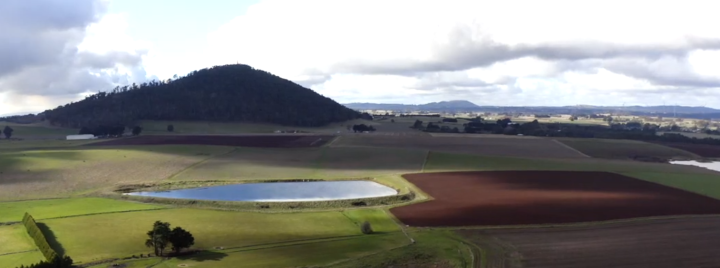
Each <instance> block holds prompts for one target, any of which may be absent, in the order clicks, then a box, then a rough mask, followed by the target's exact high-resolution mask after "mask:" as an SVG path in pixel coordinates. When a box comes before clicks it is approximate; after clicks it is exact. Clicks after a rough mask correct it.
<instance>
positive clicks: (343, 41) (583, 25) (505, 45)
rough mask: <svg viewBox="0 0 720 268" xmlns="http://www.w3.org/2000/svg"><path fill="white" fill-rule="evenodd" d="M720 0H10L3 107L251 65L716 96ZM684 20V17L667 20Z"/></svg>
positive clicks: (346, 94)
mask: <svg viewBox="0 0 720 268" xmlns="http://www.w3.org/2000/svg"><path fill="white" fill-rule="evenodd" d="M715 6H716V4H715V2H714V1H710V0H688V1H682V2H681V1H653V4H652V5H648V4H647V3H646V2H644V1H631V2H628V1H621V0H606V1H572V0H547V1H534V0H507V1H480V0H445V1H418V0H393V1H383V0H257V1H229V0H212V1H211V0H208V1H187V0H186V1H169V0H151V1H139V0H73V1H71V2H67V1H57V0H33V1H0V38H1V39H2V40H3V41H6V42H3V43H0V58H2V59H3V61H0V115H3V114H14V113H23V112H38V111H43V110H45V109H49V108H54V107H56V106H58V105H62V104H65V103H67V102H70V101H76V100H79V99H82V98H83V97H84V96H87V95H88V94H92V93H94V92H98V91H104V90H109V89H112V88H113V87H115V86H118V85H125V84H130V83H140V82H144V81H147V80H151V79H167V78H170V77H172V76H173V75H174V74H178V75H184V74H187V73H189V72H191V71H193V70H197V69H202V68H207V67H212V66H214V65H223V64H234V63H243V64H248V65H251V66H253V67H255V68H258V69H262V70H266V71H268V72H271V73H273V74H276V75H278V76H281V77H283V78H286V79H289V80H291V81H294V82H296V83H298V84H300V85H302V86H305V87H308V88H310V89H313V90H315V91H316V92H318V93H320V94H322V95H324V96H327V97H330V98H333V99H335V100H336V101H338V102H341V103H347V102H378V103H408V104H418V103H427V102H434V101H443V100H468V101H471V102H474V103H477V104H480V105H504V106H561V105H576V104H589V105H622V104H625V105H663V104H668V105H669V104H678V105H687V106H708V107H714V108H720V72H718V71H717V70H720V32H719V31H717V26H716V25H720V17H718V16H717V14H716V12H715V10H716V8H715ZM668 18H673V19H668Z"/></svg>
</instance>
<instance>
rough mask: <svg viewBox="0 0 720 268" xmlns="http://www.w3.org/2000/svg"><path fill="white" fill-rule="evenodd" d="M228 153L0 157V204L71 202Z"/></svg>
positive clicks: (141, 150)
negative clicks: (72, 198) (54, 199)
mask: <svg viewBox="0 0 720 268" xmlns="http://www.w3.org/2000/svg"><path fill="white" fill-rule="evenodd" d="M231 149H232V148H230V147H220V146H146V147H132V146H127V147H121V148H106V147H73V148H68V149H54V150H13V151H0V185H2V187H0V201H2V200H21V199H38V198H51V197H69V196H73V195H80V194H85V193H88V192H92V191H95V190H98V189H101V188H104V187H112V186H114V185H117V184H120V183H137V182H154V181H159V180H164V179H167V178H169V177H170V176H172V175H174V174H176V173H178V172H180V171H182V170H184V169H186V168H188V167H190V166H192V165H193V164H196V163H198V162H200V161H202V160H205V159H207V158H209V157H212V156H214V155H218V154H223V153H226V152H228V151H230V150H231Z"/></svg>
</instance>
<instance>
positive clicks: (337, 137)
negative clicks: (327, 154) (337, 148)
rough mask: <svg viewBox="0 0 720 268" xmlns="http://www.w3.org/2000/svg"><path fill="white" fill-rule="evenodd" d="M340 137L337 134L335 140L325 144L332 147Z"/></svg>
mask: <svg viewBox="0 0 720 268" xmlns="http://www.w3.org/2000/svg"><path fill="white" fill-rule="evenodd" d="M339 139H340V136H335V138H334V139H333V140H331V141H330V142H329V143H326V144H325V145H324V146H326V147H332V145H333V143H335V142H336V141H337V140H339Z"/></svg>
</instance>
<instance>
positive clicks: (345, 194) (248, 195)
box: [127, 181, 397, 202]
mask: <svg viewBox="0 0 720 268" xmlns="http://www.w3.org/2000/svg"><path fill="white" fill-rule="evenodd" d="M127 194H128V195H138V196H150V197H164V198H182V199H198V200H218V201H257V202H288V201H323V200H341V199H355V198H368V197H380V196H390V195H396V194H397V191H396V190H395V189H392V188H390V187H387V186H385V185H381V184H378V183H375V182H372V181H313V182H275V183H247V184H233V185H222V186H212V187H204V188H192V189H181V190H171V191H158V192H136V193H127Z"/></svg>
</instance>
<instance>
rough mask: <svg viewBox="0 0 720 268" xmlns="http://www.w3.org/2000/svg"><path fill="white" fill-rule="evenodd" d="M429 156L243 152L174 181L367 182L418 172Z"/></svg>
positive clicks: (325, 150)
mask: <svg viewBox="0 0 720 268" xmlns="http://www.w3.org/2000/svg"><path fill="white" fill-rule="evenodd" d="M426 154H427V152H426V151H422V150H404V149H393V148H388V149H379V148H334V147H320V148H308V149H290V150H288V149H272V148H239V149H238V150H236V151H234V152H232V153H229V154H226V155H222V156H219V157H215V158H212V159H210V160H208V161H205V162H203V163H201V164H199V165H197V166H194V167H193V168H192V169H189V170H186V171H184V172H182V173H180V174H178V175H177V176H174V177H173V179H174V180H208V179H216V180H259V179H309V178H314V179H339V178H365V177H375V176H381V175H390V174H402V173H409V172H417V171H419V170H420V169H421V168H422V164H423V161H424V160H425V156H426Z"/></svg>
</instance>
